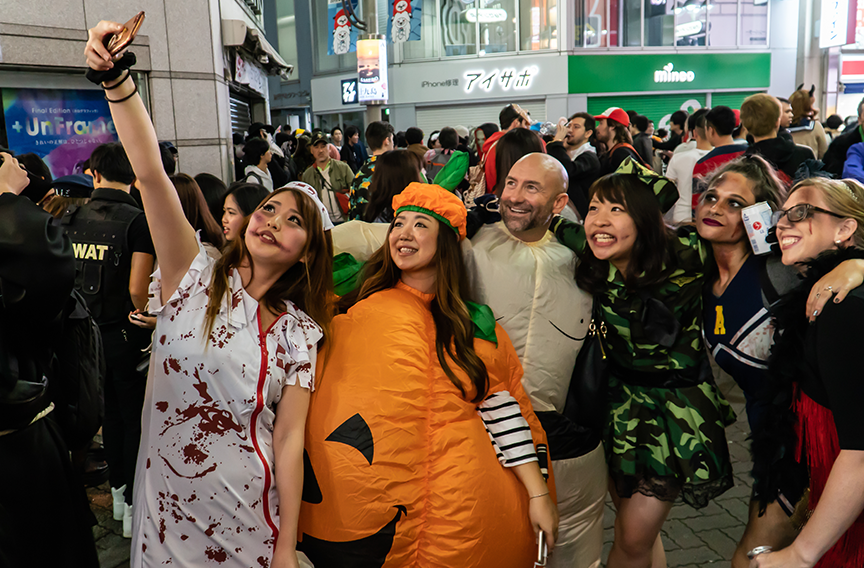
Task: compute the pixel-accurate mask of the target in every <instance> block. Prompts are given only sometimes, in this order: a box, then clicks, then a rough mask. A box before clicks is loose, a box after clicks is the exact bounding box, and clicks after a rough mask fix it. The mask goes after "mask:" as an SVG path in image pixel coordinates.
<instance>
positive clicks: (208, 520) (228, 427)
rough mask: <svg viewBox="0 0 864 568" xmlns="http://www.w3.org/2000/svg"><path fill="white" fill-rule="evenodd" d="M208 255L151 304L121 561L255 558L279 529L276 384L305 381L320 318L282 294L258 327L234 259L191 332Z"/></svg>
mask: <svg viewBox="0 0 864 568" xmlns="http://www.w3.org/2000/svg"><path fill="white" fill-rule="evenodd" d="M214 264H215V261H214V260H212V259H210V258H209V257H208V256H207V254H206V252H205V251H204V249H203V248H201V249H200V252H199V254H198V256H197V257H196V258H195V260H194V261H193V262H192V265H191V266H190V268H189V271H188V272H187V273H186V275H185V276H184V277H183V281H182V282H181V283H180V286H179V287H178V289H177V291H176V292H175V293H174V294H173V295H172V296H171V299H170V300H169V301H168V302H166V303H165V304H164V306H163V305H162V302H161V288H160V286H161V282H160V279H159V276H160V274H159V272H158V271H157V272H156V278H155V281H154V283H153V284H152V285H151V295H152V296H155V298H151V300H150V311H152V312H156V313H158V323H157V325H156V331H155V333H154V336H153V354H152V358H151V360H150V361H151V362H150V376H149V377H148V384H147V397H146V400H145V403H144V412H143V417H142V420H143V428H142V434H141V446H140V450H139V453H138V464H137V469H136V473H135V489H134V507H133V537H132V538H133V540H132V562H131V565H132V566H133V567H135V568H137V567H141V566H146V567H150V566H165V565H168V566H171V565H173V566H204V565H208V566H209V565H213V566H219V567H220V568H229V567H230V568H262V567H263V568H266V567H268V566H269V565H270V560H271V558H272V556H273V547H274V544H275V542H276V538H277V536H278V534H279V510H278V495H277V492H276V486H275V477H274V464H273V462H274V454H273V445H272V440H273V424H274V420H275V417H276V414H275V409H276V404H277V403H278V402H279V399H280V398H281V396H282V389H283V387H285V386H288V385H294V384H297V383H298V381H299V384H300V385H301V386H302V387H304V388H309V389H312V388H313V379H314V375H315V356H316V351H317V348H316V345H317V343H318V340H319V339H320V338H321V336H322V334H321V329H320V328H319V327H318V325H317V324H316V323H315V322H314V321H312V319H311V318H310V317H309V316H307V315H306V314H305V313H304V312H302V311H301V310H300V309H299V308H297V307H296V306H294V304H292V303H290V302H286V306H285V313H283V314H282V315H281V316H280V317H279V318H278V319H277V320H276V322H275V323H274V324H273V325H271V326H270V328H269V329H266V330H265V329H262V327H261V325H260V320H259V317H258V302H257V301H256V300H255V299H253V298H252V297H251V296H249V294H247V293H246V291H245V290H244V289H243V286H242V282H241V279H240V276H239V275H238V274H237V272H236V271H234V272H233V273H232V274H231V277H230V278H229V290H228V293H227V294H226V296H225V299H224V301H223V305H222V309H221V310H220V312H219V314H218V316H217V317H216V320H215V323H214V325H213V332H212V333H211V335H210V337H209V338H208V339H207V341H206V342H205V341H204V340H203V338H202V334H203V329H204V314H205V311H206V307H207V301H208V298H209V296H208V292H209V287H210V282H211V279H212V276H213V266H214Z"/></svg>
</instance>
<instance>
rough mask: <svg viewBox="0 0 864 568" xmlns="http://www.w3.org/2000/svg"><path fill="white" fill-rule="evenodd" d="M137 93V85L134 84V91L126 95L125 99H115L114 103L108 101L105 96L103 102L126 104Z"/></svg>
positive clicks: (110, 100)
mask: <svg viewBox="0 0 864 568" xmlns="http://www.w3.org/2000/svg"><path fill="white" fill-rule="evenodd" d="M137 93H138V83H135V89H134V90H133V91H132V92H131V93H129V94H128V95H126V96H125V97H123V98H122V99H117V100H116V101H115V100H112V99H109V98H108V96H107V95H106V96H105V100H106V101H108V102H109V103H122V102H126V101H128V100H129V99H131V98H132V97H134V96H135V95H136V94H137Z"/></svg>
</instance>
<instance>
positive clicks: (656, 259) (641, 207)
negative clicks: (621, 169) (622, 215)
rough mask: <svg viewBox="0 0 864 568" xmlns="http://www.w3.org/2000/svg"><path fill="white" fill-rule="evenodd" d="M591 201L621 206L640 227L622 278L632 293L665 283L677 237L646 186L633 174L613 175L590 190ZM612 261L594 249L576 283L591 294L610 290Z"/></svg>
mask: <svg viewBox="0 0 864 568" xmlns="http://www.w3.org/2000/svg"><path fill="white" fill-rule="evenodd" d="M589 194H590V197H591V199H593V198H594V197H596V198H597V199H599V200H600V201H603V202H604V203H619V204H621V205H623V206H624V209H625V210H626V211H627V214H628V215H629V216H630V217H631V218H632V219H633V224H634V225H636V240H635V241H634V243H633V249H632V250H631V251H630V262H629V264H628V266H627V274H622V276H623V277H624V283H625V285H626V286H627V288H628V289H630V290H634V289H637V288H644V287H646V286H651V285H652V284H656V283H658V282H661V281H662V280H663V279H664V278H665V276H666V272H667V271H668V267H669V264H670V260H671V258H672V252H671V250H670V246H671V243H672V239H673V237H674V235H673V234H672V232H671V230H670V229H669V228H668V227H667V226H666V224H665V223H664V222H663V213H662V212H661V211H660V204H659V203H658V202H657V198H656V197H655V196H654V194H653V193H652V191H651V188H649V187H648V186H647V185H645V183H643V182H642V181H641V180H640V179H639V178H638V177H637V176H635V175H632V174H609V175H606V176H603V177H602V178H600V179H598V180H597V181H595V182H594V185H592V186H591V189H590V190H589ZM608 278H609V261H607V260H600V259H598V258H597V257H595V256H594V253H593V252H592V251H591V247H588V248H587V249H586V251H585V255H584V256H583V257H582V260H581V262H580V264H579V268H578V269H577V270H576V283H577V284H578V285H579V287H580V288H582V289H583V290H585V291H586V292H589V293H591V294H597V293H598V292H601V291H603V290H604V289H605V288H606V282H607V280H608Z"/></svg>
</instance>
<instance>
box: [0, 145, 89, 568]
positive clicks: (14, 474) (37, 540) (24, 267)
mask: <svg viewBox="0 0 864 568" xmlns="http://www.w3.org/2000/svg"><path fill="white" fill-rule="evenodd" d="M0 158H2V161H3V165H2V166H0V462H2V464H3V465H2V467H0V486H2V487H3V489H2V491H0V527H2V528H0V566H27V567H33V568H53V567H55V566H76V567H82V568H98V566H99V559H98V557H97V555H96V546H95V544H94V542H93V533H92V532H91V527H92V526H93V525H94V524H95V518H94V517H93V514H92V513H91V512H90V508H89V504H88V502H87V496H86V494H85V493H84V486H83V485H82V483H81V480H80V478H78V477H77V475H76V474H75V472H74V471H73V468H72V462H71V461H70V459H69V450H68V448H67V446H66V444H65V442H64V441H63V436H62V434H61V432H60V429H59V428H58V425H57V423H56V422H55V421H54V413H53V412H52V408H53V407H52V406H51V401H50V400H49V398H48V396H49V395H48V385H47V382H48V381H51V380H52V378H53V376H52V374H51V360H52V357H53V353H52V351H51V348H50V347H49V344H50V339H51V336H53V335H54V334H55V333H56V332H55V329H56V328H57V326H59V315H60V313H61V310H62V309H63V307H64V305H65V304H66V301H67V300H68V299H69V297H70V293H71V292H72V287H73V283H74V281H75V258H74V256H73V255H72V246H71V243H70V242H69V239H68V238H67V237H66V236H65V235H64V232H63V229H62V227H61V226H60V225H59V224H58V223H56V222H55V221H54V219H53V218H52V217H51V215H49V214H48V213H47V212H45V211H43V210H42V209H40V208H39V207H38V206H37V205H36V204H35V203H34V202H33V201H32V200H30V199H28V198H27V197H25V195H27V193H25V190H26V189H27V188H28V177H27V172H26V171H25V170H23V169H21V168H20V166H19V164H18V162H17V160H15V158H13V157H12V156H11V154H8V153H5V152H4V153H2V154H0ZM46 521H48V522H49V523H50V525H51V526H52V527H54V530H52V531H51V537H50V542H46V540H45V533H44V532H43V531H40V530H38V529H37V528H36V527H40V526H45V524H46Z"/></svg>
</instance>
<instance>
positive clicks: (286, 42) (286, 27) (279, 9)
mask: <svg viewBox="0 0 864 568" xmlns="http://www.w3.org/2000/svg"><path fill="white" fill-rule="evenodd" d="M276 29H277V30H278V39H279V55H281V56H282V59H284V60H285V62H286V63H288V64H289V65H293V66H294V70H295V73H294V78H296V77H297V65H298V63H297V61H298V60H297V25H296V23H295V18H294V0H277V1H276Z"/></svg>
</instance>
